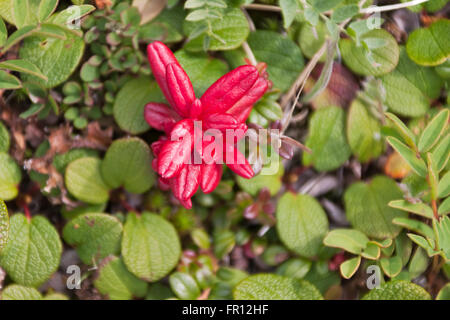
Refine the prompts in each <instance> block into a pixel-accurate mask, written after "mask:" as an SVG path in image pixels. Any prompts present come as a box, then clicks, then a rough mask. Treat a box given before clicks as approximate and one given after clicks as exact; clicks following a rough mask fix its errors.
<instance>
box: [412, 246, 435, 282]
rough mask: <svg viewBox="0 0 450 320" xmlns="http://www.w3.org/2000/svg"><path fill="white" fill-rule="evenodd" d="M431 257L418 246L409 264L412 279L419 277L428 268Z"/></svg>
mask: <svg viewBox="0 0 450 320" xmlns="http://www.w3.org/2000/svg"><path fill="white" fill-rule="evenodd" d="M429 263H430V259H429V258H428V255H427V253H426V252H425V250H423V249H422V248H421V247H417V249H416V252H414V254H413V256H412V258H411V262H410V263H409V266H408V272H409V274H410V276H411V278H412V279H414V278H417V277H418V276H420V275H421V274H422V273H424V272H425V270H426V269H427V268H428V265H429Z"/></svg>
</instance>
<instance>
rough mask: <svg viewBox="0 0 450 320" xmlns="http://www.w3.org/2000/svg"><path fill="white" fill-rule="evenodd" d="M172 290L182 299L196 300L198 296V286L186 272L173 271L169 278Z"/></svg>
mask: <svg viewBox="0 0 450 320" xmlns="http://www.w3.org/2000/svg"><path fill="white" fill-rule="evenodd" d="M169 283H170V287H171V288H172V291H173V292H174V293H175V294H176V295H177V297H178V298H180V299H182V300H196V299H197V298H198V297H199V296H200V288H199V287H198V284H197V282H196V281H195V279H194V278H193V277H192V276H191V275H190V274H189V273H186V272H175V273H173V274H172V275H171V276H170V278H169Z"/></svg>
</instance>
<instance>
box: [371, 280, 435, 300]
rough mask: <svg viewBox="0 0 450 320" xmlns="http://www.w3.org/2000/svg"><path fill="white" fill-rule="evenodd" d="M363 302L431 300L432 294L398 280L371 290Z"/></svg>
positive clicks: (412, 284) (415, 285)
mask: <svg viewBox="0 0 450 320" xmlns="http://www.w3.org/2000/svg"><path fill="white" fill-rule="evenodd" d="M363 300H431V297H430V294H429V293H428V292H426V291H425V289H423V288H422V287H420V286H418V285H417V284H414V283H411V282H408V281H403V280H398V281H390V282H386V283H383V284H382V285H381V287H380V288H377V289H376V290H371V291H370V292H369V293H368V294H366V295H365V296H364V297H363Z"/></svg>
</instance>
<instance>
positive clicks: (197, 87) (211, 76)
mask: <svg viewBox="0 0 450 320" xmlns="http://www.w3.org/2000/svg"><path fill="white" fill-rule="evenodd" d="M175 57H176V58H177V60H178V62H179V63H180V65H181V66H182V67H183V69H184V70H185V71H186V73H187V74H188V76H189V79H191V82H192V85H193V86H194V91H195V94H196V95H197V96H198V97H200V96H202V94H203V93H204V92H205V91H206V89H208V88H209V87H210V86H211V85H212V84H213V83H214V82H215V81H216V80H217V79H219V78H220V77H221V76H223V75H224V74H225V73H227V71H228V67H227V65H226V64H225V63H224V62H223V61H221V60H219V59H213V58H211V57H209V56H208V55H206V54H204V53H191V52H188V51H185V50H179V51H177V52H176V53H175Z"/></svg>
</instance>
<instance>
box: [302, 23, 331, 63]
mask: <svg viewBox="0 0 450 320" xmlns="http://www.w3.org/2000/svg"><path fill="white" fill-rule="evenodd" d="M327 37H329V32H328V29H327V26H326V25H325V23H324V22H322V21H319V22H318V23H317V24H316V25H315V26H312V25H311V24H309V23H303V24H302V26H301V29H300V32H299V34H298V38H297V42H298V44H299V45H300V48H301V49H302V52H303V54H304V55H305V56H306V57H307V58H309V59H311V58H312V57H313V56H314V54H315V53H316V52H317V51H319V49H320V47H322V45H323V44H324V43H325V40H326V38H327ZM326 58H327V54H326V52H325V53H324V54H323V55H322V56H321V57H320V62H325V60H326Z"/></svg>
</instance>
